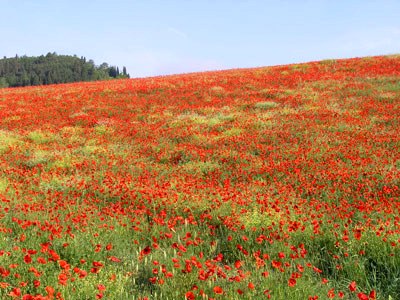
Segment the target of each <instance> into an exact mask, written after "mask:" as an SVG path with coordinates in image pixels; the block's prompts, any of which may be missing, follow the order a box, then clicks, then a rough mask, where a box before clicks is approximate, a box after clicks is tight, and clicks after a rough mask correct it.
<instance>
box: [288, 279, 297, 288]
mask: <svg viewBox="0 0 400 300" xmlns="http://www.w3.org/2000/svg"><path fill="white" fill-rule="evenodd" d="M296 283H297V282H296V279H294V278H290V279H289V280H288V285H289V286H290V287H294V286H295V285H296Z"/></svg>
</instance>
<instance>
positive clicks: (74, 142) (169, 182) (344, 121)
mask: <svg viewBox="0 0 400 300" xmlns="http://www.w3.org/2000/svg"><path fill="white" fill-rule="evenodd" d="M399 121H400V56H388V57H374V58H362V59H349V60H329V61H322V62H313V63H308V64H298V65H288V66H277V67H267V68H257V69H246V70H229V71H222V72H208V73H199V74H187V75H179V76H165V77H157V78H148V79H135V80H111V81H101V82H89V83H73V84H64V85H53V86H51V87H48V86H47V87H44V86H41V87H26V88H14V89H2V90H0V298H1V299H25V300H29V299H41V300H44V299H46V300H49V299H69V300H73V299H123V300H124V299H162V300H164V299H185V298H186V299H294V300H297V299H299V300H304V299H306V300H307V299H309V300H315V299H319V300H321V299H350V300H352V299H361V300H368V299H384V300H389V299H393V300H394V299H400V188H399V185H400V151H399V150H400V135H399V131H400V126H399V124H400V123H399Z"/></svg>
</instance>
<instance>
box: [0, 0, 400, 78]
mask: <svg viewBox="0 0 400 300" xmlns="http://www.w3.org/2000/svg"><path fill="white" fill-rule="evenodd" d="M0 4H1V16H2V17H1V18H0V36H1V44H0V55H1V57H2V56H7V57H12V56H15V54H18V55H25V54H26V55H28V56H31V55H41V54H46V53H47V52H57V53H58V54H71V55H72V54H77V55H78V56H85V57H86V58H88V59H93V60H94V61H95V62H96V63H97V64H101V63H102V62H103V61H105V62H108V63H110V64H113V65H118V66H120V67H121V66H123V65H124V66H126V67H127V69H128V72H129V73H130V75H131V77H143V76H154V75H164V74H173V73H184V72H194V71H205V70H217V69H227V68H242V67H257V66H265V65H278V64H288V63H295V62H304V61H312V60H320V59H328V58H345V57H357V56H368V55H381V54H394V53H399V52H400V22H399V20H398V16H399V15H400V1H389V0H380V1H377V0H375V1H372V0H352V1H344V0H343V1H341V0H340V1H328V0H326V1H323V0H321V1H316V0H315V1H313V0H308V1H306V0H293V1H290V0H282V1H269V0H258V1H257V0H231V1H228V0H215V1H211V0H207V1H206V0H204V1H194V0H193V1H192V0H146V1H144V0H143V1H128V0H126V1H125V0H114V1H109V0H96V1H95V0H87V1H78V0H56V1H55V0H20V1H14V0H0Z"/></svg>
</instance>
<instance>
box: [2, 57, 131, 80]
mask: <svg viewBox="0 0 400 300" xmlns="http://www.w3.org/2000/svg"><path fill="white" fill-rule="evenodd" d="M113 78H129V74H128V73H127V71H126V68H125V67H123V68H122V72H120V70H119V68H118V67H116V66H110V65H108V63H102V64H101V65H99V66H97V65H95V63H94V61H93V60H88V61H87V60H86V58H85V57H80V58H79V57H77V56H76V55H74V56H71V55H57V54H56V53H55V52H54V53H48V54H47V55H41V56H37V57H35V56H30V57H28V56H21V57H19V56H18V55H16V56H15V57H12V58H7V57H4V58H3V59H0V88H1V87H18V86H30V85H46V84H57V83H67V82H78V81H93V80H106V79H113Z"/></svg>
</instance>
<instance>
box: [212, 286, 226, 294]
mask: <svg viewBox="0 0 400 300" xmlns="http://www.w3.org/2000/svg"><path fill="white" fill-rule="evenodd" d="M214 293H216V294H217V295H222V294H223V293H224V290H223V289H222V288H221V287H220V286H218V285H217V286H215V287H214Z"/></svg>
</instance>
